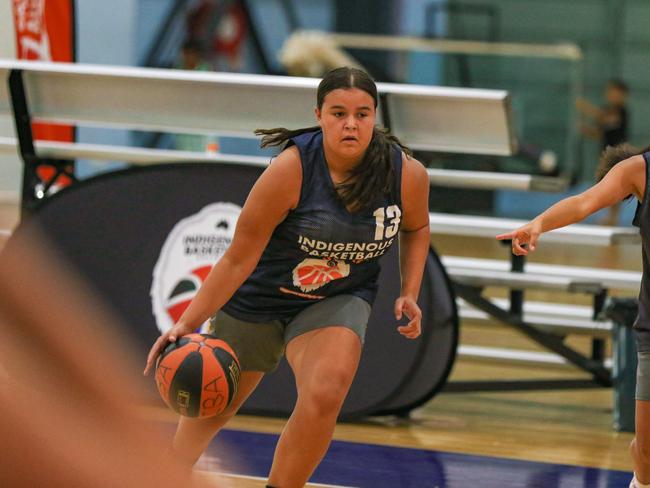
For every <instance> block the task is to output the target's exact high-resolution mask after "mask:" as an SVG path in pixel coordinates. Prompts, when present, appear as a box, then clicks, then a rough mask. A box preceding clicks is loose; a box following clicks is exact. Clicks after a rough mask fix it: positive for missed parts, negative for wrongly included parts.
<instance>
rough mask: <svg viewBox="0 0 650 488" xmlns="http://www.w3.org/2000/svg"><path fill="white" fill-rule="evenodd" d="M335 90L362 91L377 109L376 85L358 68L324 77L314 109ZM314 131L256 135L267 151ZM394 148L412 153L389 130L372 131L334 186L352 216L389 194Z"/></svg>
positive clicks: (260, 132)
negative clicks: (356, 158)
mask: <svg viewBox="0 0 650 488" xmlns="http://www.w3.org/2000/svg"><path fill="white" fill-rule="evenodd" d="M338 88H344V89H349V88H358V89H360V90H363V91H365V92H366V93H368V94H369V95H370V96H371V97H372V99H373V100H374V102H375V108H377V101H378V96H377V85H375V82H374V81H372V78H370V76H369V75H368V73H366V72H365V71H362V70H360V69H357V68H350V67H344V68H337V69H334V70H332V71H330V72H329V73H327V74H326V75H325V76H324V77H323V79H322V80H321V82H320V84H319V85H318V92H317V94H316V105H317V106H318V109H319V110H320V109H322V108H323V101H324V100H325V96H327V94H328V93H329V92H331V91H333V90H336V89H338ZM317 130H320V127H319V126H314V127H307V128H304V129H296V130H289V129H285V128H282V127H279V128H275V129H257V130H256V131H255V134H256V135H261V136H264V137H263V138H262V142H261V146H262V147H267V146H280V145H282V144H286V143H287V142H288V141H289V140H290V139H291V138H293V137H296V136H299V135H300V134H304V133H306V132H314V131H317ZM395 145H397V146H399V147H400V148H401V150H402V151H404V152H405V153H406V154H407V155H408V156H411V155H412V153H411V150H410V149H409V148H408V147H406V146H404V144H402V143H401V142H400V141H399V139H397V137H395V136H393V135H391V134H390V133H389V131H388V130H386V129H382V128H379V127H375V128H374V129H373V132H372V139H371V140H370V144H369V145H368V149H366V153H365V155H364V157H363V160H362V161H361V162H360V163H359V164H358V165H357V166H355V167H354V168H353V169H352V171H351V174H350V176H349V177H348V178H346V180H345V181H343V182H341V183H339V184H337V185H336V191H337V194H338V196H339V198H340V199H341V201H342V202H343V203H344V204H345V205H346V206H347V207H348V208H349V209H350V210H352V211H353V212H358V211H360V210H363V209H365V208H367V207H369V206H370V205H371V204H372V203H373V202H374V201H375V200H376V199H377V198H378V197H379V196H380V195H382V194H385V193H388V192H390V190H391V188H392V187H393V184H394V181H395V174H394V170H393V163H392V158H393V148H394V146H395Z"/></svg>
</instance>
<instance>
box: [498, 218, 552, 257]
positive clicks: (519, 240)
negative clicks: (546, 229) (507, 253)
mask: <svg viewBox="0 0 650 488" xmlns="http://www.w3.org/2000/svg"><path fill="white" fill-rule="evenodd" d="M541 233H542V230H541V226H540V225H539V224H537V223H535V222H529V223H527V224H526V225H524V226H522V227H519V228H518V229H517V230H513V231H512V232H508V233H506V234H500V235H498V236H496V238H497V239H498V240H499V241H506V240H510V241H512V253H513V254H515V255H517V256H527V255H528V253H529V252H533V251H534V250H535V248H536V247H537V239H539V235H540V234H541ZM524 246H526V247H524Z"/></svg>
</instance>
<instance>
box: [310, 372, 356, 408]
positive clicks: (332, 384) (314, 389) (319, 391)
mask: <svg viewBox="0 0 650 488" xmlns="http://www.w3.org/2000/svg"><path fill="white" fill-rule="evenodd" d="M349 386H350V378H349V377H348V375H347V373H346V372H343V371H338V372H337V371H332V372H330V373H329V374H328V375H327V376H326V377H324V378H322V379H321V381H314V382H313V383H312V384H311V385H310V387H309V389H308V391H306V392H304V395H305V396H306V398H305V399H306V400H307V403H308V404H309V406H310V407H311V408H312V409H314V410H315V411H316V412H317V413H318V414H319V415H326V414H331V413H338V410H339V409H340V408H341V405H342V403H343V400H345V395H346V393H347V391H348V388H349Z"/></svg>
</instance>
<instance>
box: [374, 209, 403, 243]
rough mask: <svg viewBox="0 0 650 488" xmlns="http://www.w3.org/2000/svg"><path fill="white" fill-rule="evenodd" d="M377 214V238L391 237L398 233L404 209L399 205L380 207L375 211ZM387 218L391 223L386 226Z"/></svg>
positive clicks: (379, 239)
mask: <svg viewBox="0 0 650 488" xmlns="http://www.w3.org/2000/svg"><path fill="white" fill-rule="evenodd" d="M373 215H374V216H375V224H376V227H375V240H376V241H381V240H382V239H390V238H391V237H393V236H395V234H397V231H398V230H399V223H400V221H401V217H402V211H401V210H400V209H399V207H398V206H397V205H391V206H389V207H386V208H384V207H380V208H378V209H377V210H375V211H374V212H373ZM386 219H388V222H389V225H388V227H386V226H385V222H386Z"/></svg>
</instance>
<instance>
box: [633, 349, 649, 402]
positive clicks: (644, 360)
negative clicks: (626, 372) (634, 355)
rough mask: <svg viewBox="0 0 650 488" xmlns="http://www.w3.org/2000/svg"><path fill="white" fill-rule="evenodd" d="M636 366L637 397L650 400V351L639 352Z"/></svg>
mask: <svg viewBox="0 0 650 488" xmlns="http://www.w3.org/2000/svg"><path fill="white" fill-rule="evenodd" d="M638 358H639V364H638V366H637V368H636V395H635V397H636V399H637V400H643V401H646V402H650V352H639V353H638Z"/></svg>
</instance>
